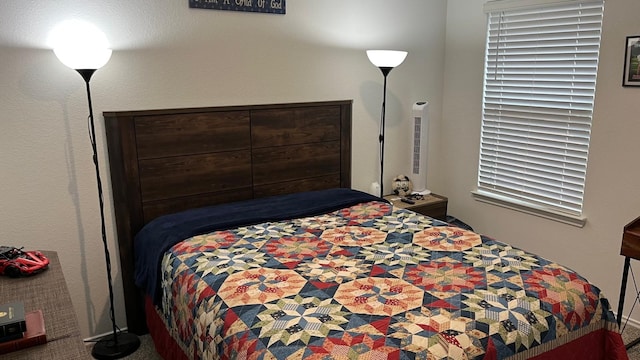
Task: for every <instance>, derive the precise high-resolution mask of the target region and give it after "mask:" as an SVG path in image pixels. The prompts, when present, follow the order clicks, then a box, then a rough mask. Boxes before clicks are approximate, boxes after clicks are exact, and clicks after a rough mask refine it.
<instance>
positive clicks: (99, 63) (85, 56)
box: [53, 47, 111, 70]
mask: <svg viewBox="0 0 640 360" xmlns="http://www.w3.org/2000/svg"><path fill="white" fill-rule="evenodd" d="M53 52H54V53H55V54H56V56H57V57H58V60H60V61H61V62H62V63H63V64H65V65H66V66H68V67H70V68H72V69H74V70H81V69H94V70H97V69H100V68H101V67H103V66H104V65H105V64H106V63H107V62H109V59H110V58H111V49H98V48H87V47H63V48H55V49H53Z"/></svg>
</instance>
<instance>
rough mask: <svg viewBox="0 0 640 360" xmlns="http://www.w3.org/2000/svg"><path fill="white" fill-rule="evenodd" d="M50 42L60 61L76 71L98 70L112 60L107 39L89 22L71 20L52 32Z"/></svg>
mask: <svg viewBox="0 0 640 360" xmlns="http://www.w3.org/2000/svg"><path fill="white" fill-rule="evenodd" d="M50 42H51V43H52V45H53V52H54V53H55V54H56V56H57V57H58V59H59V60H60V61H61V62H62V63H63V64H65V65H66V66H68V67H70V68H72V69H74V70H80V69H85V70H89V69H93V70H97V69H99V68H101V67H103V66H104V65H105V64H106V63H107V62H108V61H109V59H110V58H111V49H109V43H108V41H107V37H106V36H105V35H104V33H103V32H102V31H100V29H98V28H97V27H95V26H94V25H93V24H90V23H87V22H83V21H78V20H70V21H65V22H63V23H61V24H60V25H58V26H56V28H54V29H53V31H52V32H51V34H50Z"/></svg>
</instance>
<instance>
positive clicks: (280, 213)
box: [134, 188, 382, 304]
mask: <svg viewBox="0 0 640 360" xmlns="http://www.w3.org/2000/svg"><path fill="white" fill-rule="evenodd" d="M369 201H382V199H381V198H379V197H377V196H373V195H369V194H367V193H364V192H360V191H357V190H352V189H346V188H336V189H329V190H320V191H310V192H303V193H295V194H289V195H281V196H273V197H267V198H261V199H254V200H247V201H241V202H235V203H229V204H224V205H217V206H210V207H204V208H198V209H192V210H187V211H183V212H179V213H175V214H170V215H165V216H161V217H159V218H157V219H154V220H153V221H151V222H149V223H148V224H147V225H145V226H144V227H143V228H142V230H140V232H139V233H138V234H137V235H136V237H135V242H134V251H135V264H136V272H135V282H136V285H137V286H138V287H140V288H142V289H143V290H144V291H145V292H146V293H147V294H148V295H149V296H150V297H151V298H152V300H153V302H154V303H155V304H158V302H159V301H160V297H161V295H160V294H161V292H160V283H159V278H160V263H161V262H162V257H163V256H164V253H165V252H166V251H167V250H169V249H170V248H171V247H172V246H173V245H175V244H177V243H179V242H180V241H182V240H185V239H188V238H190V237H192V236H196V235H202V234H206V233H209V232H212V231H217V230H226V229H231V228H234V227H239V226H245V225H251V224H259V223H262V222H267V221H279V220H285V219H295V218H299V217H306V216H314V215H320V214H324V213H327V212H331V211H335V210H339V209H341V208H344V207H349V206H352V205H355V204H358V203H363V202H369Z"/></svg>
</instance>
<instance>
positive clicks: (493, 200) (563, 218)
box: [471, 190, 587, 228]
mask: <svg viewBox="0 0 640 360" xmlns="http://www.w3.org/2000/svg"><path fill="white" fill-rule="evenodd" d="M471 194H472V195H473V197H474V199H476V200H478V201H481V202H484V203H487V204H492V205H497V206H501V207H504V208H507V209H511V210H516V211H520V212H523V213H526V214H530V215H535V216H539V217H542V218H545V219H549V220H554V221H558V222H561V223H564V224H568V225H572V226H576V227H580V228H581V227H584V225H585V223H586V222H587V218H585V217H582V216H573V215H569V214H563V213H561V212H557V211H551V210H548V209H545V208H543V207H537V206H535V205H533V204H529V203H525V202H519V201H516V200H513V199H509V198H506V197H502V196H499V195H495V194H489V193H485V192H480V191H478V190H474V191H471Z"/></svg>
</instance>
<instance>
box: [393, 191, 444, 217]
mask: <svg viewBox="0 0 640 360" xmlns="http://www.w3.org/2000/svg"><path fill="white" fill-rule="evenodd" d="M384 198H385V199H387V200H389V201H390V202H391V203H392V204H393V206H395V207H399V208H402V209H407V210H411V211H415V212H417V213H419V214H422V215H426V216H429V217H432V218H435V219H438V220H442V221H446V220H447V204H448V203H449V199H447V198H446V197H444V196H442V195H438V194H434V193H431V194H429V195H424V199H422V200H414V201H415V204H407V203H405V202H402V201H400V196H398V195H386V196H385V197H384Z"/></svg>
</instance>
